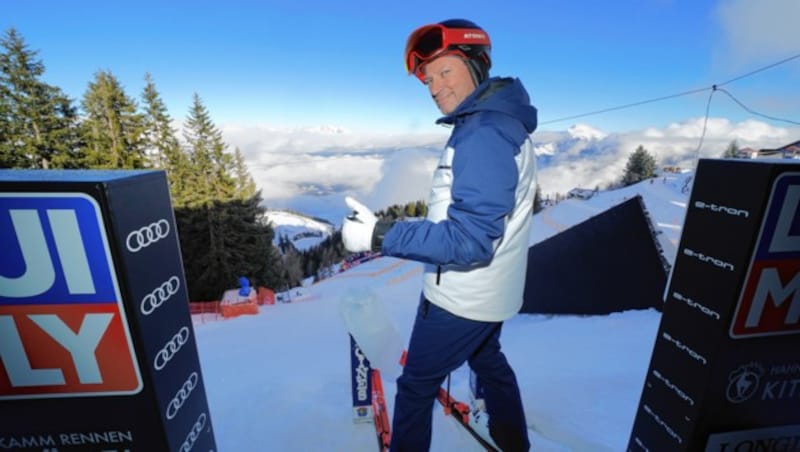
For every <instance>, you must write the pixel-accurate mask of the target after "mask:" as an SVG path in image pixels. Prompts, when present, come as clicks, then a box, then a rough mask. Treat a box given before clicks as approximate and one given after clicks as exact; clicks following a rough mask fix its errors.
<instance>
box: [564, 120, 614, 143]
mask: <svg viewBox="0 0 800 452" xmlns="http://www.w3.org/2000/svg"><path fill="white" fill-rule="evenodd" d="M567 132H569V135H570V136H571V137H573V138H577V139H579V140H602V139H603V138H605V137H607V136H608V134H607V133H605V132H602V131H600V130H598V129H595V128H594V127H591V126H587V125H586V124H575V125H573V126H572V127H570V128H569V129H567Z"/></svg>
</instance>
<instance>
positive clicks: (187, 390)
mask: <svg viewBox="0 0 800 452" xmlns="http://www.w3.org/2000/svg"><path fill="white" fill-rule="evenodd" d="M199 379H200V377H199V376H198V375H197V372H192V374H191V375H189V378H188V379H187V380H186V381H185V382H184V383H183V386H181V389H179V390H178V393H177V394H175V397H173V398H172V400H170V401H169V405H167V419H172V418H174V417H175V416H176V415H177V414H178V410H180V409H181V407H182V406H183V404H184V403H186V400H187V399H188V398H189V396H190V395H192V391H193V390H194V388H195V387H196V386H197V381H198V380H199Z"/></svg>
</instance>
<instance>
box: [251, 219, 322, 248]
mask: <svg viewBox="0 0 800 452" xmlns="http://www.w3.org/2000/svg"><path fill="white" fill-rule="evenodd" d="M265 217H266V220H267V221H269V223H270V224H271V225H272V229H273V230H274V231H275V238H274V239H273V243H274V244H276V245H277V244H278V241H279V240H280V238H281V236H285V237H288V238H289V240H290V241H291V242H292V243H293V244H294V246H295V248H297V250H298V251H305V250H307V249H309V248H313V247H314V246H316V245H318V244H319V243H320V242H322V241H323V240H325V239H326V238H328V237H329V236H330V235H331V234H333V225H331V224H330V223H328V222H326V221H324V220H318V219H314V218H311V217H308V216H305V215H301V214H297V213H293V212H288V211H284V210H268V211H267V212H266V214H265Z"/></svg>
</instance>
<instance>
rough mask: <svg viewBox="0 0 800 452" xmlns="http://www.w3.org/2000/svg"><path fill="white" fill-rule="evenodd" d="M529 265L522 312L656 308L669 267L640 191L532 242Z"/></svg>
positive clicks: (584, 312)
mask: <svg viewBox="0 0 800 452" xmlns="http://www.w3.org/2000/svg"><path fill="white" fill-rule="evenodd" d="M528 268H529V269H530V270H529V271H528V272H527V275H526V277H525V291H524V293H523V299H524V301H523V305H522V308H521V309H520V312H521V313H523V314H579V315H601V314H608V313H611V312H620V311H625V310H628V309H648V308H655V309H658V310H660V309H661V304H662V301H661V294H662V293H663V292H664V285H665V284H666V281H667V272H668V269H667V268H666V267H665V260H664V258H663V256H662V254H661V249H660V245H659V244H658V242H657V240H656V239H655V237H654V227H653V225H652V223H651V221H650V219H649V217H648V215H647V212H646V210H645V206H644V202H643V201H642V199H641V197H640V196H635V197H633V198H631V199H628V200H627V201H624V202H622V203H620V204H618V205H616V206H614V207H611V208H610V209H608V210H606V211H604V212H601V213H599V214H597V215H595V216H593V217H592V218H589V219H588V220H586V221H583V222H581V223H579V224H577V225H575V226H572V227H571V228H569V229H567V230H565V231H562V232H560V233H559V234H557V235H555V236H553V237H550V238H548V239H546V240H543V241H541V242H539V243H537V244H536V245H534V246H532V247H530V248H529V249H528ZM631 275H636V277H631Z"/></svg>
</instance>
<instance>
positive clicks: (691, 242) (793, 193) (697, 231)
mask: <svg viewBox="0 0 800 452" xmlns="http://www.w3.org/2000/svg"><path fill="white" fill-rule="evenodd" d="M664 299H665V303H664V310H663V314H662V318H661V324H660V326H659V330H658V333H657V334H658V336H657V337H656V341H655V345H654V348H653V354H652V356H651V361H650V366H649V368H648V372H647V375H646V377H645V382H644V387H643V389H642V395H641V399H640V402H639V408H638V410H637V413H636V417H635V420H634V425H633V429H632V432H631V436H630V440H629V443H628V450H629V451H638V450H671V451H672V450H674V451H694V450H706V451H712V450H714V451H717V450H719V451H726V450H794V449H795V448H796V447H797V446H798V445H800V443H799V442H797V441H798V438H800V428H798V425H799V424H800V410H798V409H797V400H798V397H800V385H797V382H798V381H800V355H799V354H798V353H797V350H800V335H797V334H793V333H797V332H800V328H798V320H799V319H798V317H800V163H797V162H790V161H747V160H735V159H733V160H732V159H702V160H700V162H699V164H698V168H697V172H696V177H695V182H694V186H693V189H692V193H691V197H690V200H689V204H688V206H687V214H686V219H685V222H684V225H683V230H682V234H681V242H680V245H679V248H678V251H677V255H676V258H675V265H674V267H673V271H672V273H671V275H670V280H669V283H668V287H667V290H666V291H665V293H664ZM792 438H794V439H792ZM787 441H794V443H790V442H787ZM787 446H791V447H789V448H785V447H787Z"/></svg>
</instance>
